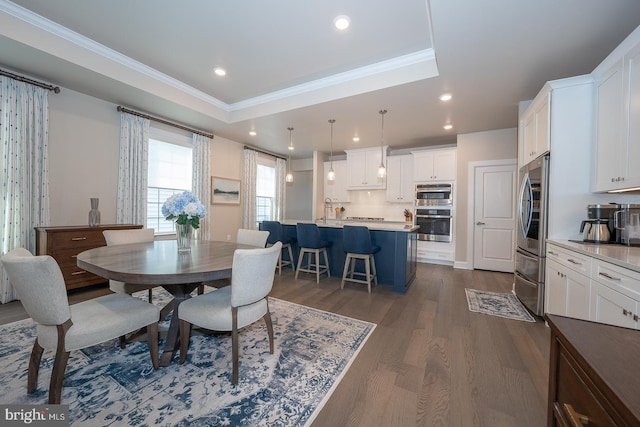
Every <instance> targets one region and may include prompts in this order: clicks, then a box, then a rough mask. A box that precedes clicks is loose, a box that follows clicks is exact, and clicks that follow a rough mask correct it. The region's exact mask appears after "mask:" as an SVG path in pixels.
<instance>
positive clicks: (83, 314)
mask: <svg viewBox="0 0 640 427" xmlns="http://www.w3.org/2000/svg"><path fill="white" fill-rule="evenodd" d="M1 262H2V265H3V266H4V268H5V270H6V272H7V275H8V276H9V280H10V281H11V284H12V285H13V287H14V288H15V290H16V292H17V294H18V296H19V297H20V300H21V302H22V305H23V306H24V308H25V310H26V312H27V314H28V315H29V316H31V318H32V319H33V320H34V321H35V322H36V323H37V337H36V341H35V343H34V344H33V349H32V351H31V358H30V360H29V371H28V377H27V392H28V393H33V392H34V391H35V390H36V388H37V386H38V371H39V369H40V361H41V359H42V354H43V352H44V350H45V349H50V350H55V352H56V353H55V360H54V362H53V369H52V372H51V382H50V385H49V403H50V404H59V403H60V400H61V397H62V383H63V380H64V373H65V370H66V367H67V361H68V360H69V353H70V352H71V351H72V350H79V349H82V348H86V347H90V346H93V345H96V344H100V343H102V342H105V341H108V340H111V339H114V338H118V337H120V336H122V335H125V334H128V333H130V332H133V331H136V330H138V329H142V328H145V327H146V328H147V332H148V333H147V335H148V340H149V352H150V354H151V362H152V364H153V367H154V368H155V369H157V368H158V318H159V316H160V310H159V309H158V308H157V307H156V306H154V305H153V304H149V303H148V302H145V301H143V300H140V299H138V298H134V297H131V296H129V295H125V294H110V295H105V296H102V297H98V298H94V299H91V300H88V301H84V302H80V303H77V304H74V305H71V306H70V305H69V301H68V300H67V290H66V288H65V284H64V279H63V277H62V272H61V271H60V267H59V266H58V264H57V263H56V261H55V260H54V259H53V258H52V257H50V256H48V255H43V256H33V255H31V253H30V252H29V251H28V250H26V249H23V248H18V249H14V250H12V251H10V252H9V253H7V254H6V255H5V256H3V257H2V258H1Z"/></svg>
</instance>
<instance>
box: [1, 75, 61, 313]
mask: <svg viewBox="0 0 640 427" xmlns="http://www.w3.org/2000/svg"><path fill="white" fill-rule="evenodd" d="M48 96H49V91H48V90H47V89H43V88H40V87H37V86H33V85H30V84H28V83H24V82H19V81H17V80H14V79H12V78H9V77H6V76H0V158H1V159H3V160H2V164H1V166H0V170H1V175H0V189H1V191H2V194H1V197H0V203H1V204H0V255H4V254H6V253H7V252H9V251H10V250H12V249H15V248H18V247H23V248H26V249H28V250H29V251H30V252H31V253H34V254H35V250H36V243H35V242H36V236H35V230H34V227H38V226H45V225H49V222H50V213H49V170H48V143H49V98H48ZM15 299H18V295H17V294H16V292H15V290H14V289H13V287H12V286H11V284H10V283H9V278H8V277H7V274H6V272H5V271H4V269H3V268H2V267H1V266H0V302H2V303H6V302H9V301H13V300H15Z"/></svg>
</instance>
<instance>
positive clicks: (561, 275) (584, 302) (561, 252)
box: [545, 244, 591, 320]
mask: <svg viewBox="0 0 640 427" xmlns="http://www.w3.org/2000/svg"><path fill="white" fill-rule="evenodd" d="M590 266H591V259H590V258H589V257H585V256H584V255H580V254H578V253H577V252H573V251H568V250H566V249H563V248H559V247H557V246H554V245H551V244H549V245H548V247H547V265H546V273H545V282H546V283H545V312H546V313H551V314H558V315H561V316H568V317H574V318H577V319H584V320H589V310H590V292H591V285H590V277H589V274H590Z"/></svg>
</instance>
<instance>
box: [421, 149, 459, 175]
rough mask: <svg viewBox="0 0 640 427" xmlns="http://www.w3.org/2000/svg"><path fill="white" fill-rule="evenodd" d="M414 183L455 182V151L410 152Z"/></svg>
mask: <svg viewBox="0 0 640 427" xmlns="http://www.w3.org/2000/svg"><path fill="white" fill-rule="evenodd" d="M411 154H412V156H413V180H414V181H415V182H431V181H455V180H456V149H455V148H443V149H433V150H422V151H412V152H411Z"/></svg>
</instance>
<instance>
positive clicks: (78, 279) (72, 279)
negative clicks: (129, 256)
mask: <svg viewBox="0 0 640 427" xmlns="http://www.w3.org/2000/svg"><path fill="white" fill-rule="evenodd" d="M136 228H142V226H141V225H134V224H110V225H99V226H97V227H89V226H88V225H77V226H58V227H36V255H51V256H52V257H53V258H54V259H55V260H56V262H57V263H58V265H59V266H60V270H62V276H63V277H64V282H65V284H66V286H67V290H69V289H76V288H82V287H85V286H90V285H95V284H98V283H105V282H107V280H106V279H105V278H104V277H100V276H96V275H95V274H93V273H89V272H88V271H85V270H83V269H81V268H79V267H78V266H77V265H76V256H77V255H78V254H79V253H80V252H82V251H86V250H87V249H92V248H96V247H98V246H106V245H107V243H106V241H105V240H104V236H103V235H102V232H103V231H104V230H126V229H136Z"/></svg>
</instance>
